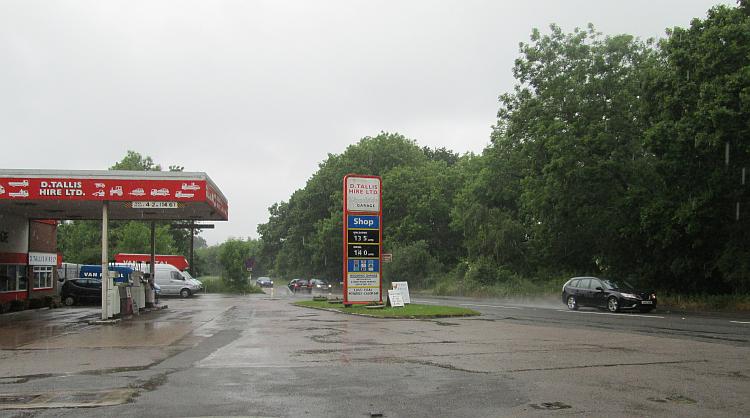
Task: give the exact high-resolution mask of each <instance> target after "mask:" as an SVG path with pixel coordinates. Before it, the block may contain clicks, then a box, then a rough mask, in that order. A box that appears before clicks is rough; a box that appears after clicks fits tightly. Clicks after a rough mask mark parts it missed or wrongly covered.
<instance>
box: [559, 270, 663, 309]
mask: <svg viewBox="0 0 750 418" xmlns="http://www.w3.org/2000/svg"><path fill="white" fill-rule="evenodd" d="M562 301H563V303H564V304H566V305H568V309H572V310H575V309H578V307H579V306H591V307H595V308H605V309H608V310H609V311H610V312H617V311H620V310H639V311H641V312H649V311H651V310H653V309H655V308H656V294H655V293H654V292H653V291H644V290H637V289H635V288H634V287H633V286H631V285H630V284H629V283H628V282H626V281H622V280H607V279H600V278H598V277H573V278H572V279H570V280H568V281H567V282H565V285H563V289H562Z"/></svg>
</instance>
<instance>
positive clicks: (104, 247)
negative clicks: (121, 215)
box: [102, 200, 111, 320]
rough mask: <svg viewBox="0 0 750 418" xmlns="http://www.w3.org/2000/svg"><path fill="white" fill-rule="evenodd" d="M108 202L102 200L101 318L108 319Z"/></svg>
mask: <svg viewBox="0 0 750 418" xmlns="http://www.w3.org/2000/svg"><path fill="white" fill-rule="evenodd" d="M108 237H109V202H108V201H106V200H105V201H103V202H102V320H107V319H109V317H110V316H111V315H110V312H109V286H110V278H109V265H108V264H109V254H108V253H109V240H108Z"/></svg>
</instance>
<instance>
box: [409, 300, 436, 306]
mask: <svg viewBox="0 0 750 418" xmlns="http://www.w3.org/2000/svg"><path fill="white" fill-rule="evenodd" d="M414 302H417V303H426V304H428V305H437V304H438V303H440V302H428V301H426V300H416V299H415V300H414Z"/></svg>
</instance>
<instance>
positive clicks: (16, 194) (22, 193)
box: [8, 183, 29, 197]
mask: <svg viewBox="0 0 750 418" xmlns="http://www.w3.org/2000/svg"><path fill="white" fill-rule="evenodd" d="M9 184H10V183H9ZM8 196H10V197H29V192H28V191H26V190H23V189H22V190H19V191H17V192H12V193H8Z"/></svg>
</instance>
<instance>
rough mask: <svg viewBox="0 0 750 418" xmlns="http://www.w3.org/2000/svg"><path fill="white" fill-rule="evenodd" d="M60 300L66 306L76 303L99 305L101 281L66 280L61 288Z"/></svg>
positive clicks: (86, 279)
mask: <svg viewBox="0 0 750 418" xmlns="http://www.w3.org/2000/svg"><path fill="white" fill-rule="evenodd" d="M60 298H61V299H62V301H63V303H64V304H65V305H67V306H73V305H75V304H77V303H91V304H93V303H101V301H102V281H101V280H100V279H92V278H78V279H68V280H66V281H65V283H64V284H63V286H62V290H61V291H60Z"/></svg>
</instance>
